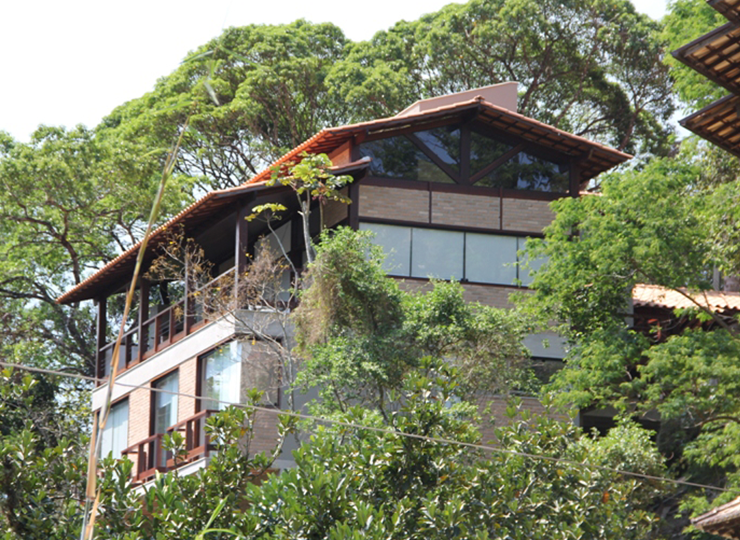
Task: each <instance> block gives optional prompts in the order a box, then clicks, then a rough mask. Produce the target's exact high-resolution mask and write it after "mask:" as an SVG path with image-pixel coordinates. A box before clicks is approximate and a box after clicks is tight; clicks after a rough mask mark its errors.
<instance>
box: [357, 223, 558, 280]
mask: <svg viewBox="0 0 740 540" xmlns="http://www.w3.org/2000/svg"><path fill="white" fill-rule="evenodd" d="M360 229H362V230H369V231H373V232H374V233H375V238H374V240H373V242H374V243H375V244H376V245H379V246H381V247H382V248H383V252H384V253H385V255H386V257H387V259H386V264H385V265H384V268H385V270H386V271H387V272H388V273H389V274H390V275H393V276H399V277H420V278H427V277H433V278H439V279H457V280H467V281H473V282H477V283H493V284H497V285H518V284H521V285H525V286H528V285H529V284H530V283H532V277H531V275H530V273H531V272H532V271H535V270H538V269H539V268H540V267H541V266H542V264H543V263H544V261H543V260H536V261H532V262H530V263H529V264H528V265H527V264H526V262H527V258H526V255H520V252H521V251H522V250H523V249H524V243H525V242H526V240H527V239H526V237H516V236H503V235H497V234H483V233H472V232H458V231H446V230H440V229H425V228H420V227H402V226H397V225H382V224H375V223H361V224H360ZM388 261H391V262H390V263H389V262H388ZM399 261H400V262H399ZM406 261H408V262H406ZM525 266H528V268H526V267H525Z"/></svg>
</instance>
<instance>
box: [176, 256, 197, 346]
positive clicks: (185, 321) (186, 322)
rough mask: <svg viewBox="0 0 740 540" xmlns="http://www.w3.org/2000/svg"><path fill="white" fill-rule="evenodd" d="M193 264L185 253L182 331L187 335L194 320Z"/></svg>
mask: <svg viewBox="0 0 740 540" xmlns="http://www.w3.org/2000/svg"><path fill="white" fill-rule="evenodd" d="M191 264H192V263H191V261H190V257H188V254H187V253H185V298H183V300H182V331H183V334H184V335H186V336H187V335H188V334H189V333H190V327H191V326H192V322H193V318H192V315H193V314H192V311H193V300H194V298H193V297H192V296H191V295H192V294H193V292H194V291H193V290H192V288H193V287H192V285H193V283H192V280H191V279H190V273H191V272H192V271H193V269H192V268H191ZM173 313H174V311H173ZM175 326H177V323H175ZM173 330H174V328H173Z"/></svg>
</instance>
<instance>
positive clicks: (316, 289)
mask: <svg viewBox="0 0 740 540" xmlns="http://www.w3.org/2000/svg"><path fill="white" fill-rule="evenodd" d="M316 249H317V256H316V260H315V261H314V263H313V264H312V265H310V266H309V273H308V277H309V279H310V280H311V281H310V282H311V285H310V287H309V288H308V289H306V290H305V292H304V293H303V294H302V295H301V304H300V306H299V307H298V309H297V310H296V313H295V323H296V329H297V340H298V346H299V353H300V355H301V356H302V357H303V358H304V360H305V365H304V368H303V370H302V371H301V373H299V376H298V384H299V385H301V386H304V387H315V388H317V389H318V391H319V394H320V396H321V399H320V401H319V403H317V404H316V409H315V410H317V411H321V412H324V413H328V412H334V411H336V410H342V411H347V410H348V409H349V407H350V406H351V404H362V405H364V406H368V407H372V408H377V409H378V410H379V411H380V412H381V413H382V414H387V413H388V412H389V411H388V410H387V409H386V406H387V405H388V396H389V394H391V393H393V392H394V391H396V390H398V384H399V383H400V381H401V380H402V379H403V375H404V374H405V373H407V372H408V371H409V370H411V369H413V368H415V367H416V366H418V365H419V362H420V361H421V359H422V358H423V357H425V356H430V355H431V356H433V357H435V358H447V359H449V360H450V361H451V362H452V363H453V364H455V365H457V366H458V367H459V368H460V369H461V370H462V372H463V375H464V376H463V377H462V378H461V379H460V384H462V385H463V388H464V390H465V391H466V394H465V395H466V397H471V398H472V397H473V396H475V395H476V394H478V393H483V394H485V393H488V394H491V393H493V392H501V391H504V392H506V391H508V390H511V389H512V388H515V387H519V388H522V387H525V386H526V385H527V383H528V380H529V364H528V358H529V357H528V353H527V351H526V349H525V348H524V346H523V345H522V339H523V338H524V336H525V335H526V333H527V330H528V328H529V326H528V325H527V324H526V322H525V319H524V318H523V317H521V316H520V315H519V314H518V313H516V312H513V311H508V310H503V309H495V308H491V307H487V306H482V305H479V304H469V303H466V302H465V301H464V300H463V289H462V286H461V285H460V284H459V283H455V282H452V283H445V282H434V283H433V289H432V290H431V291H429V292H423V291H419V292H415V293H406V292H402V291H401V290H400V288H399V284H398V282H397V281H395V280H393V279H390V278H388V277H387V276H386V275H385V272H384V270H383V268H382V260H383V257H382V254H381V252H380V249H379V248H378V247H375V246H372V244H371V242H370V238H369V236H368V233H362V232H360V233H357V232H354V231H352V230H350V229H347V228H339V229H337V230H335V231H327V232H325V233H324V234H323V235H322V238H321V242H320V243H319V244H318V245H317V247H316Z"/></svg>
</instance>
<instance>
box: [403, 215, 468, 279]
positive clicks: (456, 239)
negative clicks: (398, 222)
mask: <svg viewBox="0 0 740 540" xmlns="http://www.w3.org/2000/svg"><path fill="white" fill-rule="evenodd" d="M397 228H401V227H397ZM464 243H465V235H464V233H461V232H453V231H441V230H438V229H417V228H413V229H411V277H433V278H440V279H462V278H463V248H464Z"/></svg>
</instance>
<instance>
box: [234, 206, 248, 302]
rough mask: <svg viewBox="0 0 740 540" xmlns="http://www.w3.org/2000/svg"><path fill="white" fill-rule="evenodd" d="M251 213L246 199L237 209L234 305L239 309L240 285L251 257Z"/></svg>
mask: <svg viewBox="0 0 740 540" xmlns="http://www.w3.org/2000/svg"><path fill="white" fill-rule="evenodd" d="M248 215H249V205H248V203H247V202H246V201H245V202H244V203H242V204H241V205H240V206H239V208H238V210H237V211H236V242H235V246H234V249H235V252H234V267H235V268H234V302H235V304H234V307H235V309H239V308H240V307H241V306H239V305H238V302H239V286H240V283H239V282H240V280H241V279H242V276H243V275H244V273H245V272H246V271H247V266H248V264H249V257H248V254H247V250H248V249H249V223H248V222H247V220H246V217H247V216H248Z"/></svg>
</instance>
